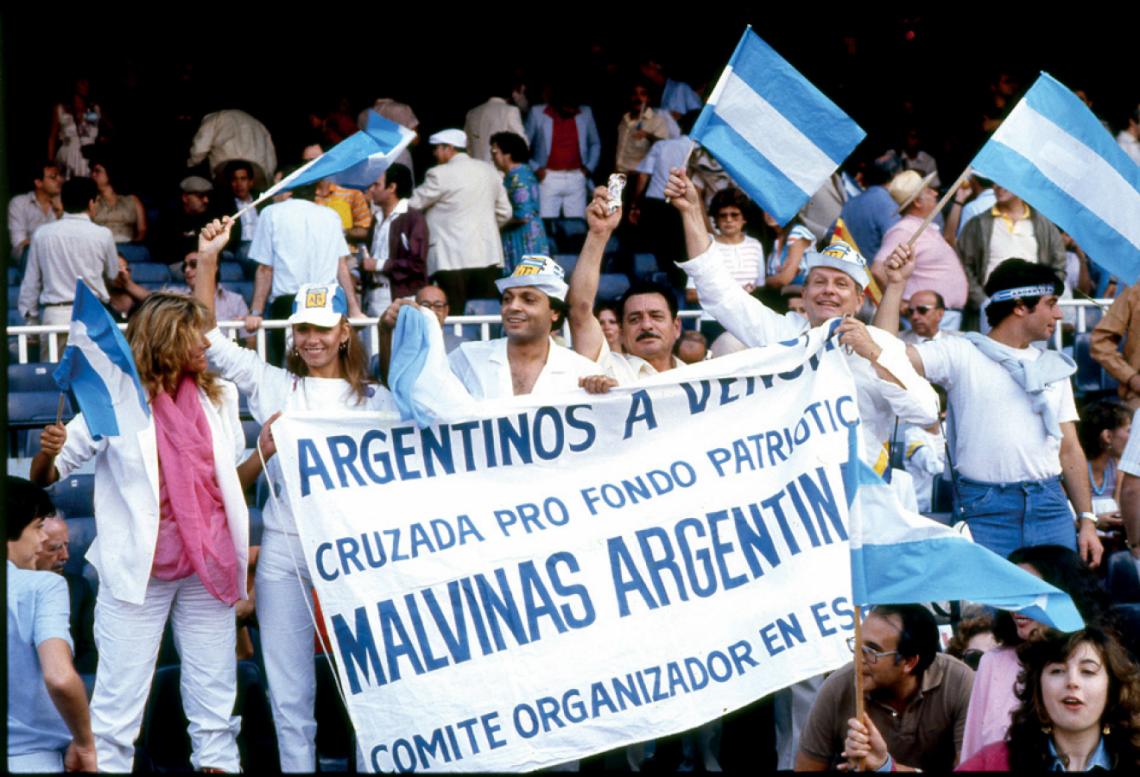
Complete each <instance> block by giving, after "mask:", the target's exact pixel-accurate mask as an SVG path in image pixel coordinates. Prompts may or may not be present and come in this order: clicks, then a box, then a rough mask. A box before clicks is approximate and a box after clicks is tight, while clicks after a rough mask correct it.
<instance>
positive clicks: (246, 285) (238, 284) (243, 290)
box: [223, 279, 253, 305]
mask: <svg viewBox="0 0 1140 777" xmlns="http://www.w3.org/2000/svg"><path fill="white" fill-rule="evenodd" d="M223 280H224V279H223ZM225 284H226V288H227V289H229V290H230V291H233V292H237V293H238V294H240V295H241V298H242V299H244V300H245V304H247V305H249V304H251V303H252V301H253V281H225Z"/></svg>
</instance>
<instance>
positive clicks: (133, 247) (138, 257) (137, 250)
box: [115, 243, 151, 275]
mask: <svg viewBox="0 0 1140 777" xmlns="http://www.w3.org/2000/svg"><path fill="white" fill-rule="evenodd" d="M115 249H116V250H117V251H118V252H119V256H121V257H123V258H124V259H126V260H127V263H128V264H130V265H131V271H132V272H131V274H132V275H133V274H134V266H135V265H136V264H146V263H147V262H150V261H151V256H150V249H149V248H147V247H146V244H145V243H117V244H116V245H115Z"/></svg>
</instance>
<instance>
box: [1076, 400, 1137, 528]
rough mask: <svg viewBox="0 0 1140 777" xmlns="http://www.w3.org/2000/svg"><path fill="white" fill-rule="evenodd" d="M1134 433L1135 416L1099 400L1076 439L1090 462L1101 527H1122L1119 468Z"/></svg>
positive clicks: (1084, 413)
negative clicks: (1133, 419) (1133, 422)
mask: <svg viewBox="0 0 1140 777" xmlns="http://www.w3.org/2000/svg"><path fill="white" fill-rule="evenodd" d="M1131 432H1132V413H1130V412H1129V411H1128V408H1126V407H1125V406H1124V405H1122V404H1120V403H1119V402H1116V401H1113V400H1100V401H1097V402H1092V403H1091V404H1089V405H1086V406H1085V409H1084V410H1083V411H1082V412H1081V420H1080V422H1078V424H1077V438H1078V439H1079V440H1080V441H1081V447H1082V448H1083V449H1084V451H1085V458H1086V459H1088V462H1089V486H1090V487H1091V488H1092V511H1093V512H1094V513H1096V517H1097V523H1098V525H1099V526H1114V527H1119V526H1121V525H1122V521H1121V518H1120V485H1121V483H1123V481H1124V478H1122V477H1120V476H1119V475H1118V474H1117V469H1116V468H1117V465H1118V464H1120V457H1121V456H1123V455H1124V447H1125V446H1126V445H1128V436H1129V434H1131Z"/></svg>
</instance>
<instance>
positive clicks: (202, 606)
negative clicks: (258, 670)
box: [91, 575, 241, 773]
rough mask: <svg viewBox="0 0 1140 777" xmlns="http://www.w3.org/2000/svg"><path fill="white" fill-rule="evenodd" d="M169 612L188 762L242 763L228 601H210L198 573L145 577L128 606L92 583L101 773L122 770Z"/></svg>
mask: <svg viewBox="0 0 1140 777" xmlns="http://www.w3.org/2000/svg"><path fill="white" fill-rule="evenodd" d="M167 616H170V617H171V619H172V621H173V625H174V646H175V647H176V648H177V649H178V655H179V656H180V657H181V660H182V672H181V675H182V680H181V684H180V688H181V690H182V707H183V709H184V710H185V712H186V719H187V720H188V721H189V722H190V728H189V732H190V742H191V746H192V752H191V756H190V763H191V764H192V765H193V766H194V768H195V769H196V770H198V769H201V768H203V767H211V768H215V769H221V770H223V771H226V772H237V771H239V770H240V769H241V758H240V756H239V754H238V746H237V735H238V730H239V729H240V723H241V720H240V718H238V717H236V716H235V715H233V709H234V701H235V700H236V698H237V658H236V656H235V655H234V650H235V648H236V640H237V631H236V627H235V622H234V609H233V607H229V606H226V605H225V604H223V603H222V602H220V601H218V600H217V599H215V598H214V597H213V596H212V595H211V594H210V593H209V592H208V591H207V590H206V588H205V586H203V585H202V582H201V581H200V580H199V579H198V576H197V575H192V576H190V577H187V578H183V579H182V580H172V581H163V580H155V579H153V578H151V581H150V584H149V585H148V586H147V589H146V600H145V601H144V602H143V603H142V604H128V603H127V602H123V601H120V600H118V599H116V598H114V597H113V596H111V594H110V593H109V592H108V590H107V588H106V586H102V587H100V589H99V595H98V598H97V599H96V602H95V646H96V647H97V648H98V649H99V667H98V669H97V670H96V673H95V693H94V696H93V697H92V699H91V730H92V731H93V732H94V734H95V753H96V757H97V758H98V760H99V771H101V772H120V773H121V772H129V771H131V767H132V764H133V761H134V755H135V739H136V738H137V737H138V735H139V728H140V727H141V726H142V719H143V712H144V710H145V708H146V700H147V695H148V693H149V691H150V686H151V681H152V680H153V679H154V665H155V662H156V661H157V660H158V649H159V645H160V644H161V642H162V631H163V628H164V627H165V625H166V619H167Z"/></svg>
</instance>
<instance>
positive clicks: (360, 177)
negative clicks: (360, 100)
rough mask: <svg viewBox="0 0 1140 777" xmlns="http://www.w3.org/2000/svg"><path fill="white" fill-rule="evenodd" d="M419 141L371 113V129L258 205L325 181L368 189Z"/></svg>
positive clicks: (284, 182)
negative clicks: (328, 179) (286, 192)
mask: <svg viewBox="0 0 1140 777" xmlns="http://www.w3.org/2000/svg"><path fill="white" fill-rule="evenodd" d="M415 137H416V133H415V132H413V131H412V130H410V129H408V128H407V127H402V126H400V125H399V124H397V123H396V122H394V121H389V120H388V119H385V118H384V117H383V116H381V115H380V114H378V113H377V112H376V111H369V112H368V126H367V127H365V128H364V129H363V130H361V131H360V132H354V133H353V134H352V135H349V136H348V137H347V138H345V139H344V140H342V141H341V142H340V143H337V144H336V145H335V146H333V147H332V148H330V149H329V150H328V151H326V152H325V153H323V154H321V155H320V156H319V157H317V158H316V159H314V160H313V161H311V162H309V163H308V164H307V165H305V166H303V167H299V168H297V169H296V170H294V171H293V172H292V173H290V174H289V175H287V176H286V177H284V178H282V179H281V180H280V181H278V182H277V183H275V184H274V185H273V186H272V187H270V188H269V189H268V190H266V192H265V193H264V194H262V195H261V196H260V197H258V199H257V202H262V201H264V200H266V199H268V198H269V197H272V196H273V195H274V194H277V193H278V192H281V191H286V190H288V189H295V188H297V187H298V186H304V185H305V184H308V183H313V182H314V181H320V180H322V179H325V178H331V179H332V180H333V181H334V182H335V183H338V184H340V185H341V186H348V187H351V188H353V189H367V188H368V187H369V186H371V185H372V184H373V183H374V182H375V181H376V179H377V178H379V177H380V173H382V172H384V171H385V170H386V169H388V166H389V165H391V164H392V162H394V161H395V159H396V157H397V156H399V154H400V152H401V151H403V150H404V149H405V148H407V147H408V144H409V143H411V142H412V141H413V140H415ZM255 204H256V203H255Z"/></svg>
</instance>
